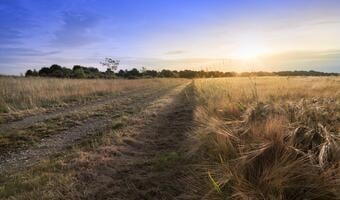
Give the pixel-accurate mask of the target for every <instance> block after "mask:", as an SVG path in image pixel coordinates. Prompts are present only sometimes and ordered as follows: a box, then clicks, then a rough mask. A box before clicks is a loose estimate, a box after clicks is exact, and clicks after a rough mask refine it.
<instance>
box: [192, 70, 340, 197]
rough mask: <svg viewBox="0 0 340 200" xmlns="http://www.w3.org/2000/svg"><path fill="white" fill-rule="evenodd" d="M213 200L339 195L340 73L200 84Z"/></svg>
mask: <svg viewBox="0 0 340 200" xmlns="http://www.w3.org/2000/svg"><path fill="white" fill-rule="evenodd" d="M194 89H195V94H196V99H197V104H198V106H197V108H196V111H195V119H196V121H197V122H198V124H200V126H199V127H198V128H197V130H196V134H195V135H194V138H193V145H192V148H191V149H192V151H193V155H196V156H200V157H201V159H202V160H204V162H203V165H202V166H203V167H202V168H201V170H203V172H206V178H207V180H208V181H209V182H210V185H211V190H210V192H209V193H208V194H207V199H339V198H340V136H339V129H340V102H339V101H340V78H335V77H333V78H317V77H308V78H302V77H297V78H288V77H270V78H250V79H249V78H225V79H201V80H196V81H195V82H194Z"/></svg>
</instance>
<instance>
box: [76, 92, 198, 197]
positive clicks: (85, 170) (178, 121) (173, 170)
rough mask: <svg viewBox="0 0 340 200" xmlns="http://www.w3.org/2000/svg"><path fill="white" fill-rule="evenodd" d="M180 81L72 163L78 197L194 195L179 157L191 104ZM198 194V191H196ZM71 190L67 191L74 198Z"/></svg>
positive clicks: (188, 173)
mask: <svg viewBox="0 0 340 200" xmlns="http://www.w3.org/2000/svg"><path fill="white" fill-rule="evenodd" d="M186 89H187V90H184V88H183V87H180V88H177V89H176V90H174V91H172V92H171V93H168V94H167V95H165V96H164V97H163V98H160V99H158V100H157V101H155V102H153V103H151V104H150V105H149V106H148V107H147V108H146V109H145V111H144V112H142V113H141V114H140V115H138V116H135V117H134V119H132V121H133V125H132V126H128V127H126V128H124V129H122V130H120V131H119V132H118V133H117V138H116V142H115V144H113V145H107V146H102V147H100V148H99V149H97V150H96V151H94V152H84V153H83V154H82V156H81V158H80V159H79V160H77V161H76V162H75V163H74V167H75V168H78V169H81V170H79V172H78V175H77V177H78V180H79V181H78V182H77V183H78V185H77V188H81V189H80V191H79V190H78V192H79V193H78V195H80V196H77V198H81V199H117V200H118V199H135V200H137V199H199V196H200V195H201V192H202V191H199V190H195V188H194V187H193V185H192V184H190V183H193V181H194V180H193V177H192V174H191V171H190V169H189V168H188V166H187V165H186V162H187V161H186V160H185V148H184V147H185V144H186V142H187V140H186V139H187V136H188V134H189V133H188V132H189V131H190V130H191V128H192V123H193V118H192V117H193V115H192V112H193V105H192V102H191V101H190V100H189V99H188V98H187V97H188V95H191V94H189V93H190V91H189V90H188V88H186ZM199 194H200V195H199ZM74 195H75V194H74V193H72V195H71V196H72V197H73V198H74Z"/></svg>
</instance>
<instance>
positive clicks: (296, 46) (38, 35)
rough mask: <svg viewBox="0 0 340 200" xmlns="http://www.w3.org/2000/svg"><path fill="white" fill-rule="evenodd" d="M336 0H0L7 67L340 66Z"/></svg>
mask: <svg viewBox="0 0 340 200" xmlns="http://www.w3.org/2000/svg"><path fill="white" fill-rule="evenodd" d="M339 10H340V1H336V0H329V1H327V0H319V1H316V0H309V1H307V0H299V1H295V0H286V1H269V0H267V1H265V0H262V1H261V0H260V1H254V0H239V1H236V0H235V1H227V0H209V1H208V0H205V1H203V0H0V73H1V74H20V73H24V72H25V71H26V70H27V69H28V68H36V69H39V68H40V67H43V66H49V65H51V64H54V63H58V64H61V65H63V66H68V67H72V66H73V65H75V64H82V65H86V66H95V67H99V68H101V69H102V70H103V67H101V66H100V64H99V63H100V61H101V60H103V59H104V58H105V57H112V58H117V59H120V60H121V66H120V68H132V67H137V68H140V67H142V66H144V67H146V68H148V69H162V68H170V69H183V68H186V69H208V70H215V69H217V70H224V71H257V70H267V71H278V70H294V69H303V70H310V69H313V70H320V71H332V72H340V37H339V35H340V12H339Z"/></svg>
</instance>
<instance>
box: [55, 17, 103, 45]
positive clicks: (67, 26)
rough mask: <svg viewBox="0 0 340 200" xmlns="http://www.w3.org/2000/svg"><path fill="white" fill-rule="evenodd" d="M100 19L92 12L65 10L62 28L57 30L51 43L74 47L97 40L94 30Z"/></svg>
mask: <svg viewBox="0 0 340 200" xmlns="http://www.w3.org/2000/svg"><path fill="white" fill-rule="evenodd" d="M98 21H99V17H98V16H96V15H93V14H90V13H75V12H64V13H63V21H62V25H61V28H60V29H59V30H57V31H56V32H55V38H54V39H53V40H52V42H51V45H53V46H63V47H70V46H72V47H74V46H83V45H87V44H90V43H93V42H95V41H97V40H98V37H96V36H94V35H93V34H92V30H93V28H94V27H95V26H96V25H97V22H98Z"/></svg>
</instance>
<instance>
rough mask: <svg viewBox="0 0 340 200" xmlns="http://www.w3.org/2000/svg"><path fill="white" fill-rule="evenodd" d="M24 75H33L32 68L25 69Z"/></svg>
mask: <svg viewBox="0 0 340 200" xmlns="http://www.w3.org/2000/svg"><path fill="white" fill-rule="evenodd" d="M25 76H26V77H30V76H33V71H32V70H30V69H29V70H27V71H26V73H25Z"/></svg>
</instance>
